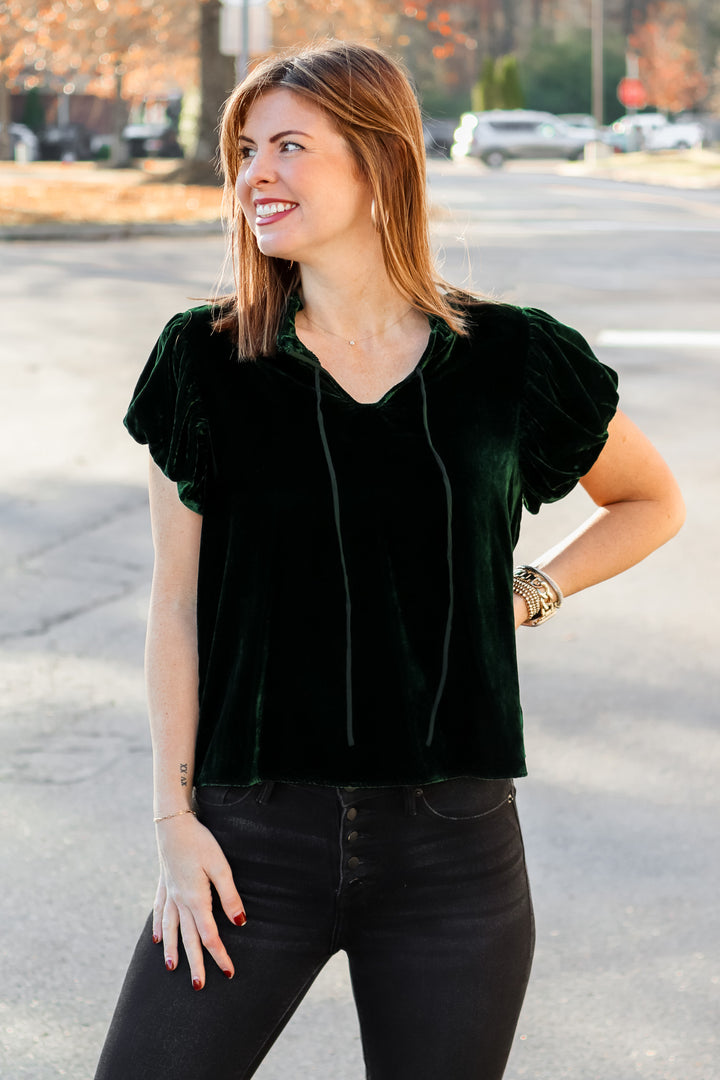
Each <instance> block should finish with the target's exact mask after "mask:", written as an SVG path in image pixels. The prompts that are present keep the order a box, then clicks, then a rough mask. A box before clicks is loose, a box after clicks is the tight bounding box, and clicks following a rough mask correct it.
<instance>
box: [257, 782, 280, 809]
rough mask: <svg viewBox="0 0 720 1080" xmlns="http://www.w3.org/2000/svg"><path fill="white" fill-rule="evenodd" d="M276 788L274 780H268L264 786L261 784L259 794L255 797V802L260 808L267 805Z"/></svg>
mask: <svg viewBox="0 0 720 1080" xmlns="http://www.w3.org/2000/svg"><path fill="white" fill-rule="evenodd" d="M274 787H275V781H274V780H266V781H265V783H264V784H260V786H259V788H258V793H257V795H256V796H255V802H256V803H257V804H258V806H262V805H263V803H266V802H267V801H268V799H269V798H270V796H271V795H272V793H273V788H274Z"/></svg>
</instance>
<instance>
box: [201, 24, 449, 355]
mask: <svg viewBox="0 0 720 1080" xmlns="http://www.w3.org/2000/svg"><path fill="white" fill-rule="evenodd" d="M279 87H282V88H283V89H287V90H292V91H293V93H295V94H299V95H301V96H302V97H304V98H306V99H307V100H309V101H311V102H312V103H313V104H314V105H316V106H317V107H318V108H320V109H323V110H324V111H325V112H326V113H327V114H328V115H329V116H330V117H331V119H332V120H333V121H334V123H335V124H336V126H337V129H338V131H339V132H340V134H341V135H342V136H343V137H344V138H345V140H346V142H347V143H348V146H349V148H350V150H351V152H352V154H353V155H354V157H355V161H356V163H357V166H358V169H359V171H360V174H361V175H362V176H364V177H365V178H366V179H367V180H368V182H369V184H370V187H371V189H372V194H373V198H374V202H375V221H376V227H377V229H378V231H379V233H380V238H381V244H382V252H383V258H384V261H385V268H386V270H387V274H388V277H389V278H390V281H391V282H392V283H393V285H395V287H396V288H397V289H398V290H399V292H400V293H402V295H403V296H404V297H406V299H407V300H408V301H409V302H410V303H411V304H412V305H413V306H414V307H416V308H417V309H418V310H419V311H423V312H425V313H426V314H428V315H437V316H439V317H440V318H441V319H443V320H444V321H445V322H446V323H447V324H448V325H449V326H450V327H451V328H452V329H453V330H456V331H458V332H459V333H463V332H464V323H463V318H462V315H461V314H460V313H459V311H458V308H457V306H453V304H452V302H451V301H452V297H453V294H454V295H457V294H456V293H454V290H452V289H451V288H450V287H449V286H447V285H446V283H445V282H443V281H442V279H441V278H440V277H439V276H438V275H437V273H436V271H435V268H434V265H433V259H432V253H431V248H430V238H429V228H428V225H429V222H428V206H427V195H426V179H425V146H424V139H423V130H422V120H421V116H420V109H419V106H418V103H417V100H416V98H415V94H414V92H413V89H412V86H411V85H410V81H409V79H408V77H407V76H406V74H405V72H404V71H403V70H402V68H401V67H400V65H399V64H398V63H397V62H396V61H395V60H393V59H391V58H390V57H389V56H386V55H385V54H384V53H382V52H380V51H378V50H377V49H373V48H370V47H368V46H366V45H360V44H358V43H355V42H347V41H334V40H330V41H326V42H323V43H320V44H315V45H310V46H308V47H306V48H303V49H302V50H300V51H297V50H294V51H292V52H289V53H283V54H281V55H280V56H273V57H270V58H269V59H267V60H264V61H263V62H261V63H260V64H259V65H258V66H257V67H255V68H254V69H253V70H252V71H251V72H250V74H249V75H248V76H247V78H246V79H244V80H243V82H242V83H240V85H239V86H237V87H236V88H235V90H234V91H233V93H232V94H231V96H230V97H229V98H228V101H227V102H226V105H225V109H224V112H223V118H222V125H221V131H220V160H221V165H222V169H223V172H224V178H225V190H224V194H223V216H224V218H225V222H226V226H227V229H228V233H229V259H230V261H231V262H232V266H233V274H234V278H235V288H236V293H235V295H234V296H227V297H224V298H222V299H221V300H220V301H219V303H220V305H221V309H220V314H219V317H218V319H217V322H216V327H217V329H222V330H233V331H234V332H235V333H236V334H237V340H238V348H239V355H240V357H241V358H243V359H250V358H252V357H254V356H258V355H262V356H268V355H272V354H273V352H274V351H275V338H276V336H277V332H278V330H279V327H280V322H281V320H282V317H283V314H284V311H285V308H286V305H287V301H288V298H289V296H290V295H291V294H292V293H293V292H294V291H295V290H296V289H298V287H299V285H300V274H299V270H298V267H297V266H296V265H294V264H291V263H289V262H288V261H287V260H285V259H277V258H271V257H268V256H266V255H263V254H262V252H261V251H260V250H259V248H258V246H257V244H256V242H255V237H254V234H253V232H252V230H251V228H250V226H249V225H248V223H247V221H246V219H245V217H244V215H243V213H242V210H241V208H240V205H239V202H238V199H237V196H236V193H235V184H236V182H237V178H238V173H239V171H240V166H241V161H242V158H241V155H240V144H239V142H238V135H239V134H240V133H241V131H242V128H243V125H244V124H245V121H246V118H247V115H248V112H249V110H250V108H251V107H252V105H253V103H254V102H255V101H257V100H258V98H259V97H260V96H261V95H262V94H264V93H266V92H267V91H269V90H274V89H277V88H279Z"/></svg>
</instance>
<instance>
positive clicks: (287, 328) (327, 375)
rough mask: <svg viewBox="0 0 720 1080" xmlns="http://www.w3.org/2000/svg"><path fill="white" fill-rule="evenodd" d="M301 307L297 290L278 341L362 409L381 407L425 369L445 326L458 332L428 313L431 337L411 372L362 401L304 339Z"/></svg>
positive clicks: (448, 333)
mask: <svg viewBox="0 0 720 1080" xmlns="http://www.w3.org/2000/svg"><path fill="white" fill-rule="evenodd" d="M301 307H302V303H301V301H300V297H299V296H298V294H297V293H295V294H294V295H293V296H292V297H291V298H290V303H289V305H288V311H287V314H286V317H285V321H284V323H283V326H282V328H281V331H280V334H278V345H279V346H280V347H281V348H282V349H283V351H284V352H286V353H288V354H289V355H290V356H293V357H295V358H296V359H298V360H301V361H304V362H305V363H308V364H310V365H312V367H313V368H315V369H318V368H319V369H320V374H321V377H323V378H324V379H325V380H326V381H327V382H329V383H331V384H332V386H333V388H334V389H335V391H336V392H337V394H338V395H339V396H340V397H342V398H344V399H345V400H346V401H347V402H349V403H350V404H351V405H354V406H355V407H357V408H359V409H377V408H381V407H382V406H383V405H385V404H387V403H388V402H389V401H390V400H391V399H392V398H393V397H394V396H395V394H396V393H397V392H398V391H399V390H401V389H403V388H404V387H405V386H406V385H407V384H408V383H409V382H411V381H412V380H413V379H414V378H416V377H417V376H418V374H419V373H420V372H421V371H422V370H423V369H424V367H425V365H426V364H427V362H428V360H429V359H430V356H431V355H432V353H433V352H434V347H435V343H436V341H437V339H438V337H443V336H445V335H443V330H444V331H446V334H447V336H454V332H453V331H452V330H451V329H450V327H449V326H448V325H447V323H445V322H443V320H442V319H439V318H438V317H437V316H435V315H428V322H429V326H430V328H429V331H428V337H427V341H426V342H425V347H424V349H423V351H422V353H421V355H420V358H419V359H418V361H417V363H416V364H415V365H414V367H413V368H412V369H411V370H410V371H409V372H408V373H407V375H404V376H403V377H402V379H398V381H397V382H395V383H393V384H392V386H390V387H388V389H387V390H386V391H385V392H384V393H383V394H381V396H380V397H379V398H377V399H376V400H375V401H358V399H357V398H356V397H353V395H352V394H351V393H350V391H349V390H348V389H347V388H346V387H344V386H343V384H342V383H341V382H339V381H338V379H337V378H336V377H335V376H334V375H333V374H331V372H329V371H328V369H327V368H326V367H324V366H323V364H322V363H321V361H320V360H319V359H318V357H317V356H316V355H315V353H314V352H312V350H311V349H309V348H308V347H307V345H305V344H304V342H302V341H301V340H300V338H299V337H298V335H297V330H296V329H295V316H296V314H297V312H298V311H299V310H300V309H301Z"/></svg>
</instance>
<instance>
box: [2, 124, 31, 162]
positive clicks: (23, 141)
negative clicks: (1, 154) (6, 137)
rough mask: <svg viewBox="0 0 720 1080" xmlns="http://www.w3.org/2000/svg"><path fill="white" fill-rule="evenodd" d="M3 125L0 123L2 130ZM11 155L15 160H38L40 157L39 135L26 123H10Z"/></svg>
mask: <svg viewBox="0 0 720 1080" xmlns="http://www.w3.org/2000/svg"><path fill="white" fill-rule="evenodd" d="M2 130H3V125H2V124H0V131H2ZM8 130H9V132H10V157H11V159H13V158H14V159H15V160H22V159H24V160H25V161H37V159H38V158H39V157H40V144H39V143H38V138H37V135H35V133H34V132H32V131H31V130H30V128H29V127H26V126H25V124H10V125H9V128H8Z"/></svg>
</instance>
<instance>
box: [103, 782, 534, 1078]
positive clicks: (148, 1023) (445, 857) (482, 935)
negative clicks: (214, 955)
mask: <svg viewBox="0 0 720 1080" xmlns="http://www.w3.org/2000/svg"><path fill="white" fill-rule="evenodd" d="M198 801H199V806H200V814H199V816H200V818H201V820H202V821H204V823H205V824H206V825H207V826H208V827H209V828H210V829H211V830H212V832H213V833H214V834H215V836H216V837H217V839H218V841H219V843H220V845H221V847H222V848H223V850H224V851H225V854H226V855H227V857H228V859H229V861H230V865H231V867H232V870H233V873H234V876H235V882H236V884H237V887H238V889H239V892H240V895H241V896H242V898H243V901H244V903H245V907H246V910H247V916H248V922H247V924H246V925H245V926H244V927H235V926H233V925H232V924H231V923H229V921H228V919H227V917H226V916H225V915H224V913H223V912H222V910H221V909H220V908H218V911H217V912H216V917H217V920H218V926H219V927H220V931H221V935H222V937H223V940H224V941H225V943H226V946H227V948H228V951H229V953H230V955H231V957H232V960H233V963H234V965H235V972H236V974H235V977H234V978H233V979H231V980H230V981H228V980H227V979H226V978H225V977H224V976H223V974H222V973H221V972H220V971H219V970H218V969H217V967H216V966H215V965H214V964H213V962H212V961H211V960H210V959H209V958H207V982H206V985H205V988H204V989H203V990H201V991H199V992H197V991H194V990H193V989H192V987H191V985H190V979H189V977H188V967H187V962H186V960H185V959H184V957H183V959H182V960H181V962H180V965H179V969H178V970H177V971H176V972H174V973H168V972H167V971H166V970H165V968H164V965H163V954H162V949H161V948H160V947H158V946H157V945H153V943H152V940H151V931H150V923H148V925H147V926H146V928H145V930H144V932H143V935H142V937H141V939H140V942H139V944H138V946H137V949H136V951H135V955H134V958H133V960H132V963H131V965H130V970H129V972H128V975H127V978H126V980H125V985H124V987H123V990H122V994H121V996H120V1000H119V1002H118V1006H117V1009H116V1012H115V1016H114V1019H113V1022H112V1026H111V1028H110V1032H109V1034H108V1038H107V1041H106V1044H105V1048H104V1050H103V1054H102V1057H101V1060H100V1064H99V1066H98V1071H97V1073H96V1080H190V1078H192V1080H203V1078H207V1080H246V1078H247V1077H250V1076H252V1075H253V1074H254V1072H255V1070H256V1069H257V1068H258V1066H259V1064H260V1062H261V1061H262V1059H263V1057H264V1056H265V1054H266V1053H267V1052H268V1050H269V1049H270V1047H271V1046H272V1044H273V1042H274V1041H275V1039H276V1038H277V1036H278V1034H279V1033H280V1031H281V1030H282V1028H283V1027H284V1025H285V1024H286V1023H287V1021H288V1019H289V1018H290V1016H291V1015H292V1013H293V1012H294V1010H295V1008H296V1007H297V1005H298V1004H299V1002H300V1001H301V999H302V998H303V996H304V994H305V993H306V991H307V990H308V988H309V987H310V985H311V983H312V982H313V979H314V978H315V976H316V975H317V974H318V972H319V971H320V969H321V968H322V967H323V965H324V964H325V963H326V961H327V960H328V959H329V957H330V956H331V955H332V954H333V953H335V952H337V950H339V949H344V950H345V951H346V952H347V955H348V961H349V966H350V973H351V978H352V987H353V993H354V996H355V1002H356V1005H357V1010H358V1015H359V1019H360V1028H361V1033H362V1045H363V1052H364V1056H365V1063H366V1068H367V1077H369V1078H370V1080H440V1078H443V1080H445V1078H447V1080H500V1077H502V1075H503V1072H504V1069H505V1063H506V1061H507V1056H508V1054H509V1051H510V1046H511V1043H512V1038H513V1034H514V1031H515V1026H516V1024H517V1019H518V1014H519V1012H520V1006H521V1004H522V999H523V996H524V993H525V987H526V984H527V979H528V975H529V971H530V963H531V959H532V950H533V944H534V930H533V915H532V907H531V902H530V893H529V889H528V883H527V875H526V871H525V858H524V853H523V845H522V838H521V835H520V828H519V825H518V820H517V814H516V810H515V788H514V785H513V783H512V781H510V780H474V779H460V780H449V781H443V782H441V783H436V784H428V785H426V786H425V787H424V789H423V788H413V787H409V788H405V787H400V788H372V789H360V788H357V789H350V788H329V787H313V786H309V785H298V784H285V783H277V784H265V785H262V786H260V787H254V788H229V787H228V788H225V787H210V788H201V789H200V790H199V791H198ZM288 1076H292V1077H297V1078H298V1080H302V1078H301V1076H300V1073H298V1071H297V1069H296V1067H295V1065H294V1063H293V1062H291V1061H289V1062H288ZM329 1080H331V1078H329Z"/></svg>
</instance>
